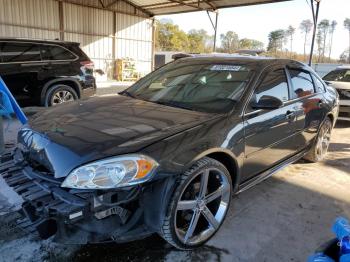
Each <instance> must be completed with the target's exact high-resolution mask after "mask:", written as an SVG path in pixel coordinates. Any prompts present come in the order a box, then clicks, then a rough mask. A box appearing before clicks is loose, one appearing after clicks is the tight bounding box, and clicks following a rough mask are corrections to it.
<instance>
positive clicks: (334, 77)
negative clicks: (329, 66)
mask: <svg viewBox="0 0 350 262" xmlns="http://www.w3.org/2000/svg"><path fill="white" fill-rule="evenodd" d="M323 80H326V81H339V82H350V69H347V70H346V69H342V70H334V71H331V72H330V73H328V74H327V75H326V76H325V77H323Z"/></svg>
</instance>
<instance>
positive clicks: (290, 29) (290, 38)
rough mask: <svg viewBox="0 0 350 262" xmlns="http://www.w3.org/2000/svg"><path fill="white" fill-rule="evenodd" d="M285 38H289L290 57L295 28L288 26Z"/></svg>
mask: <svg viewBox="0 0 350 262" xmlns="http://www.w3.org/2000/svg"><path fill="white" fill-rule="evenodd" d="M285 34H286V36H287V37H289V41H290V54H291V55H292V52H293V36H294V34H295V28H294V27H293V26H291V25H290V26H289V27H288V29H287V30H286V32H285Z"/></svg>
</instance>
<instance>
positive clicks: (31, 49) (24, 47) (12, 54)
mask: <svg viewBox="0 0 350 262" xmlns="http://www.w3.org/2000/svg"><path fill="white" fill-rule="evenodd" d="M0 46H1V60H2V62H7V63H10V62H33V61H40V60H41V56H40V49H39V47H38V45H35V44H31V43H14V42H6V43H5V42H3V43H0Z"/></svg>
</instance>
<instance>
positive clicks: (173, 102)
mask: <svg viewBox="0 0 350 262" xmlns="http://www.w3.org/2000/svg"><path fill="white" fill-rule="evenodd" d="M150 102H153V103H156V104H160V105H165V106H172V107H177V108H182V109H186V110H191V111H194V109H193V108H192V107H190V106H186V105H184V104H183V103H180V102H175V101H164V100H163V101H162V100H160V101H150Z"/></svg>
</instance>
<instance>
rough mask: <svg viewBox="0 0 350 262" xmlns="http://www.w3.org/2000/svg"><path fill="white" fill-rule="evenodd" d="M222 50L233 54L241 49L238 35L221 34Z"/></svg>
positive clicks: (231, 33) (230, 32) (232, 33)
mask: <svg viewBox="0 0 350 262" xmlns="http://www.w3.org/2000/svg"><path fill="white" fill-rule="evenodd" d="M220 38H221V49H222V51H223V52H225V53H233V52H234V51H236V50H237V49H238V48H239V38H238V35H237V34H236V33H235V32H233V31H228V32H226V34H221V35H220Z"/></svg>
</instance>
